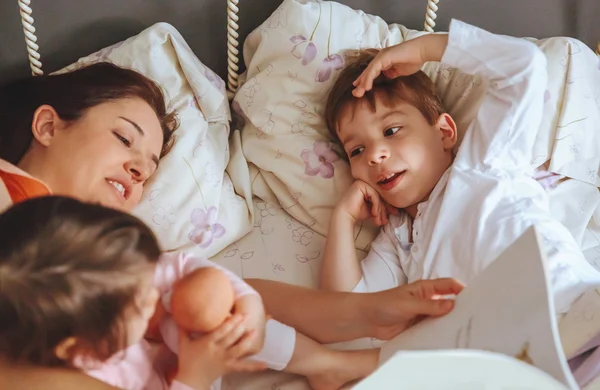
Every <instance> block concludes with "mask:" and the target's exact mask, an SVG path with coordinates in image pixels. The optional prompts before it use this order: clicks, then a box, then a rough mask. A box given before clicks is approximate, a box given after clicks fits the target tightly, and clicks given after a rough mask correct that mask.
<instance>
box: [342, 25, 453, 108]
mask: <svg viewBox="0 0 600 390" xmlns="http://www.w3.org/2000/svg"><path fill="white" fill-rule="evenodd" d="M447 44H448V35H447V34H429V35H423V36H421V37H418V38H415V39H411V40H408V41H404V42H402V43H400V44H399V45H395V46H390V47H387V48H385V49H383V50H381V51H380V52H379V54H377V55H376V56H375V58H374V59H373V60H372V61H371V63H369V65H368V66H367V68H366V69H365V70H364V71H363V73H362V74H361V75H360V76H359V77H358V78H357V79H356V80H355V81H354V83H353V84H354V87H355V89H354V91H353V92H352V93H353V94H354V96H356V97H362V96H363V95H364V94H365V92H367V91H370V90H371V88H373V81H374V80H375V79H376V78H377V77H379V75H380V74H381V73H383V74H384V75H385V76H386V77H387V78H390V79H393V78H396V77H400V76H409V75H411V74H414V73H416V72H418V71H419V70H420V69H421V68H422V67H423V65H424V64H425V62H427V61H440V60H441V59H442V55H443V54H444V51H445V50H446V45H447Z"/></svg>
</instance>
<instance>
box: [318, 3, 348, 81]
mask: <svg viewBox="0 0 600 390" xmlns="http://www.w3.org/2000/svg"><path fill="white" fill-rule="evenodd" d="M332 26H333V8H332V5H331V3H329V36H328V37H327V57H326V58H325V59H324V60H323V62H322V63H321V66H319V68H318V69H317V77H316V78H315V81H316V82H318V83H324V82H325V81H327V80H329V78H330V77H331V73H332V72H333V71H334V70H340V69H342V68H343V67H344V59H343V58H342V56H341V55H339V54H331V51H330V48H329V44H330V43H331V31H332V29H333V27H332Z"/></svg>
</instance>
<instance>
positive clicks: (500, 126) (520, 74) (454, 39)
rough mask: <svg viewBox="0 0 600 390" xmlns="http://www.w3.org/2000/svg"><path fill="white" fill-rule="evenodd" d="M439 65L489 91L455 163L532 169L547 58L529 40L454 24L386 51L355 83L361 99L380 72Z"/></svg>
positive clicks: (407, 71)
mask: <svg viewBox="0 0 600 390" xmlns="http://www.w3.org/2000/svg"><path fill="white" fill-rule="evenodd" d="M440 60H441V61H442V62H443V63H445V64H447V65H450V66H452V67H455V68H458V69H460V70H461V71H463V72H465V73H469V74H472V75H476V76H481V77H483V78H484V79H486V80H487V81H488V82H489V88H488V93H487V95H486V97H485V98H484V99H483V102H482V103H481V106H480V107H479V110H478V114H477V116H476V118H475V119H474V121H473V123H472V124H471V126H470V128H469V131H467V133H466V135H465V138H464V139H463V141H462V143H461V150H460V152H459V155H458V156H457V159H456V161H455V165H456V164H459V165H463V166H465V167H466V168H470V169H473V168H477V169H489V168H490V167H491V166H492V163H495V164H494V165H495V167H496V168H498V162H501V163H502V165H503V167H504V168H505V170H507V171H513V170H515V169H516V170H527V171H529V170H531V167H530V160H531V150H532V148H533V143H534V141H535V137H536V135H537V129H538V127H539V124H540V121H541V118H542V109H543V103H544V92H545V88H546V82H547V74H546V58H545V57H544V55H543V54H542V52H541V51H540V50H539V49H538V48H537V47H536V46H535V45H534V44H533V43H531V42H528V41H526V40H524V39H520V38H513V37H507V36H501V35H495V34H491V33H489V32H487V31H484V30H482V29H479V28H477V27H474V26H471V25H468V24H466V23H463V22H460V21H457V20H453V21H452V23H451V25H450V33H449V34H433V35H424V36H421V37H418V38H415V39H413V40H409V41H406V42H404V43H401V44H400V45H397V46H393V47H390V48H386V49H384V50H382V51H381V53H379V54H378V55H377V56H376V57H375V59H373V61H372V62H371V64H369V66H368V67H367V69H365V71H364V72H363V74H362V75H361V76H360V77H359V78H358V79H357V80H356V83H355V85H356V86H357V87H356V89H355V91H354V94H355V95H356V96H362V95H363V94H364V92H365V91H368V90H370V89H371V88H372V84H373V80H374V79H375V78H376V77H377V76H378V75H379V74H380V73H381V72H384V74H386V75H387V76H389V77H397V76H400V75H408V74H411V73H414V72H415V71H416V70H418V69H420V67H421V66H422V65H423V63H424V62H427V61H440Z"/></svg>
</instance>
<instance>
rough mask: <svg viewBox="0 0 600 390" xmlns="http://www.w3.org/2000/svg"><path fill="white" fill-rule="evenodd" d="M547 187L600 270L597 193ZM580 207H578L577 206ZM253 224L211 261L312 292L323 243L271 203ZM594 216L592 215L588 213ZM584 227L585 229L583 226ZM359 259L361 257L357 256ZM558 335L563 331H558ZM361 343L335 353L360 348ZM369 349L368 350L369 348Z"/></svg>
mask: <svg viewBox="0 0 600 390" xmlns="http://www.w3.org/2000/svg"><path fill="white" fill-rule="evenodd" d="M539 181H540V183H541V184H543V185H545V186H547V187H548V188H547V189H548V191H549V193H550V199H551V202H552V208H553V210H554V212H555V213H556V216H557V217H558V218H559V219H560V220H561V221H563V223H565V224H566V225H567V226H568V227H569V229H570V230H571V232H572V233H573V234H574V235H575V236H576V238H577V239H578V241H579V242H580V243H581V244H582V248H583V249H584V252H585V254H586V258H587V259H588V261H590V263H592V264H593V265H595V266H596V267H598V268H599V269H600V214H598V213H599V212H600V206H599V205H598V203H600V195H599V194H598V189H597V188H595V187H593V186H589V185H586V184H585V183H581V182H580V181H576V180H572V179H567V180H565V179H560V178H557V177H554V178H550V177H548V175H545V174H544V173H542V174H541V177H540V178H539ZM582 202H583V203H582ZM253 204H254V215H255V223H254V227H253V229H252V231H251V232H250V233H249V234H247V235H246V236H244V237H243V238H242V239H240V240H239V241H237V242H235V243H233V244H231V245H229V246H228V247H227V248H225V249H224V250H222V251H221V252H220V253H218V254H217V255H216V256H215V257H213V258H212V259H211V260H213V261H215V262H217V263H219V264H221V265H223V266H225V267H227V268H229V269H231V270H232V271H234V272H236V273H237V274H238V275H240V276H242V277H244V278H262V279H271V280H276V281H280V282H285V283H290V284H295V285H301V286H306V287H316V286H317V282H318V273H319V270H320V266H321V258H322V254H323V248H324V245H325V237H324V236H322V235H320V234H318V233H316V232H314V231H313V230H311V229H310V228H308V227H306V226H305V225H303V224H301V223H300V222H298V221H297V220H296V219H294V218H293V217H291V216H290V215H289V214H288V213H287V212H286V210H285V209H283V208H282V207H281V206H280V205H278V204H277V203H276V201H275V200H274V199H272V200H271V201H265V200H262V199H259V198H254V199H253ZM592 210H595V213H594V214H593V215H590V212H591V211H592ZM585 221H589V223H587V224H586V223H585ZM357 253H358V256H359V259H361V258H363V257H364V256H365V255H366V252H364V251H357ZM563 331H564V330H563ZM367 343H368V341H367V340H362V341H359V342H355V343H345V344H341V345H339V346H340V347H342V348H344V347H348V346H350V345H351V346H353V347H358V348H360V347H365V346H366V345H367ZM373 345H374V344H373ZM234 389H235V390H237V389H239V390H258V389H261V390H262V389H269V390H301V389H302V390H305V389H310V388H309V387H308V385H307V383H306V381H305V380H304V379H303V378H301V377H298V376H294V375H290V374H285V373H280V372H272V371H269V372H263V373H256V374H244V375H231V376H228V377H226V378H225V379H224V381H223V390H234Z"/></svg>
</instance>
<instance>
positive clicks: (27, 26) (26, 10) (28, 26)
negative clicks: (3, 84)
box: [19, 0, 44, 76]
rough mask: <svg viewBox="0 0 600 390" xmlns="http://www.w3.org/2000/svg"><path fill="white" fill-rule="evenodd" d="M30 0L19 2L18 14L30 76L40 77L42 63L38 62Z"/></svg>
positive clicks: (37, 47)
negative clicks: (23, 35)
mask: <svg viewBox="0 0 600 390" xmlns="http://www.w3.org/2000/svg"><path fill="white" fill-rule="evenodd" d="M30 4H31V0H19V13H20V14H21V24H22V25H23V33H24V34H25V43H26V44H27V53H28V54H29V66H30V67H31V74H32V75H34V76H40V75H42V74H44V72H42V62H41V61H40V53H38V50H39V48H40V47H39V46H38V44H37V43H36V42H37V37H36V36H35V27H33V18H32V17H31V7H30V6H29V5H30Z"/></svg>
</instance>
